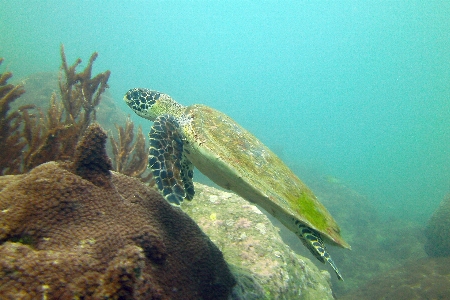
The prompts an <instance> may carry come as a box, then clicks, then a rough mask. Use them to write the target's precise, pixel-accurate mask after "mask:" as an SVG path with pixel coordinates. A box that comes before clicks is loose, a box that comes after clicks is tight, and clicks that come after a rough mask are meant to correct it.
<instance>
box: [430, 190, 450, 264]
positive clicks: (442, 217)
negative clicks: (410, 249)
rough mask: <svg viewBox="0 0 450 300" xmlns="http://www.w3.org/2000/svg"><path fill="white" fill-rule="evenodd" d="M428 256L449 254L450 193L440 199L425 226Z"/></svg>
mask: <svg viewBox="0 0 450 300" xmlns="http://www.w3.org/2000/svg"><path fill="white" fill-rule="evenodd" d="M425 232H426V234H425V236H426V237H427V241H426V243H425V251H426V252H427V254H428V255H429V256H432V257H438V256H450V194H449V195H447V196H446V197H445V198H444V200H442V202H441V204H440V205H439V207H438V209H436V211H435V212H434V213H433V215H432V216H431V218H430V220H429V221H428V225H427V227H426V228H425Z"/></svg>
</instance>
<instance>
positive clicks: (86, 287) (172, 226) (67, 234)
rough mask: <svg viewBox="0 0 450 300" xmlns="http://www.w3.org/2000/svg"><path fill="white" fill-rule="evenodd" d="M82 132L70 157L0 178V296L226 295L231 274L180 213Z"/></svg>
mask: <svg viewBox="0 0 450 300" xmlns="http://www.w3.org/2000/svg"><path fill="white" fill-rule="evenodd" d="M105 140H106V135H105V133H104V132H103V131H102V130H101V129H100V127H99V126H98V125H92V126H90V127H89V128H88V130H87V134H86V135H85V138H84V140H83V141H82V142H80V143H79V145H78V146H77V150H76V154H75V155H74V161H73V162H70V163H62V162H60V163H57V162H48V163H45V164H42V165H40V166H38V167H36V168H34V169H32V170H31V171H30V172H29V173H27V174H23V175H18V176H2V177H0V299H18V298H20V299H227V298H228V296H229V294H230V291H231V289H232V287H233V286H234V284H235V279H234V277H233V276H232V274H231V272H230V270H229V269H228V266H227V264H226V262H225V261H224V259H223V256H222V253H221V252H220V250H219V249H218V248H217V247H216V246H215V245H214V244H213V243H212V242H211V241H210V239H209V238H208V237H207V236H206V235H205V234H204V233H203V232H202V231H201V230H200V228H199V227H198V226H197V225H196V224H195V222H193V221H192V220H191V219H190V218H189V217H188V216H187V215H186V214H185V213H184V212H182V211H181V210H180V209H179V208H175V207H173V206H171V205H170V204H169V203H167V202H166V201H165V200H164V198H163V197H161V196H160V195H159V193H157V192H156V191H154V190H153V189H150V188H148V187H147V186H146V185H144V184H142V183H141V182H140V181H139V180H138V179H135V178H131V177H127V176H125V175H121V174H118V173H115V172H111V171H110V170H109V169H110V166H111V164H110V162H109V158H108V157H107V156H106V152H105V151H104V145H105Z"/></svg>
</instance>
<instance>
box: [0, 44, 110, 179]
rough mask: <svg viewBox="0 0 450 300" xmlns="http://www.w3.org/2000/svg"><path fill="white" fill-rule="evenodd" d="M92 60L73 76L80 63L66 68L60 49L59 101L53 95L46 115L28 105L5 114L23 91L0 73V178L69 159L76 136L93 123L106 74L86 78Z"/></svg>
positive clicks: (103, 89) (106, 79) (88, 74)
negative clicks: (0, 176) (47, 163)
mask: <svg viewBox="0 0 450 300" xmlns="http://www.w3.org/2000/svg"><path fill="white" fill-rule="evenodd" d="M96 58H97V53H94V54H92V56H91V58H90V60H89V63H88V65H87V66H86V68H85V69H84V70H83V72H81V73H77V72H76V67H77V66H78V65H79V64H80V63H81V59H78V60H77V61H76V62H75V63H74V64H73V65H72V66H70V67H69V66H68V65H67V62H66V56H65V53H64V47H63V46H61V59H62V66H61V72H60V77H59V91H60V95H61V102H59V101H58V97H57V95H56V94H55V93H54V94H53V95H52V96H51V98H50V104H49V108H48V110H47V112H46V113H43V112H42V110H41V109H40V108H36V107H35V106H34V105H25V106H21V107H19V108H18V109H17V110H16V111H13V112H11V113H9V114H8V111H9V110H10V104H11V103H12V102H13V101H14V100H16V99H17V98H18V97H20V95H22V94H23V93H24V92H25V91H24V89H23V88H22V86H21V85H17V86H13V85H7V84H6V81H7V80H8V79H9V78H10V77H11V76H12V74H11V73H9V72H8V73H5V74H1V75H0V97H1V98H0V99H1V100H0V101H1V102H0V106H1V112H0V123H1V124H0V125H1V133H0V134H1V136H0V143H1V146H0V147H2V148H5V149H0V150H2V154H4V155H2V157H3V158H2V159H1V160H0V171H1V174H19V173H24V172H26V171H28V170H30V169H32V168H33V167H35V166H37V165H40V164H42V163H44V162H48V161H52V160H65V159H68V158H70V157H72V156H73V153H74V150H75V146H76V144H77V142H78V141H79V139H80V137H81V136H83V134H84V132H85V130H86V128H87V127H88V126H89V124H90V123H91V122H92V121H94V120H95V107H96V106H97V105H98V104H99V102H100V99H101V94H102V93H103V92H104V91H105V89H106V88H107V87H108V85H107V81H108V78H109V75H110V72H109V71H106V72H104V73H100V74H98V75H97V76H95V77H94V78H91V75H92V74H91V73H92V65H93V63H94V61H95V59H96ZM0 63H1V61H0ZM3 150H4V151H3Z"/></svg>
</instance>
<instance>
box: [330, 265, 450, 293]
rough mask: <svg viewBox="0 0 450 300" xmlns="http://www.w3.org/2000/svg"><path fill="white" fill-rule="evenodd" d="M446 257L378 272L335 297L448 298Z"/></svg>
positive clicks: (449, 270)
mask: <svg viewBox="0 0 450 300" xmlns="http://www.w3.org/2000/svg"><path fill="white" fill-rule="evenodd" d="M449 295H450V258H449V257H445V258H444V257H440V258H422V259H419V260H416V261H411V262H408V263H406V264H405V265H403V266H400V267H397V268H394V269H392V270H389V271H388V272H387V273H385V274H382V275H379V276H377V277H375V278H374V279H372V280H371V281H370V282H369V283H367V284H366V285H364V286H363V287H361V288H360V289H358V290H357V291H354V292H352V293H350V294H347V295H345V296H344V297H342V298H341V297H340V298H339V299H342V300H345V299H349V300H353V299H361V300H365V299H367V300H369V299H370V300H371V299H386V300H391V299H392V300H402V299H405V300H415V299H417V300H419V299H448V296H449Z"/></svg>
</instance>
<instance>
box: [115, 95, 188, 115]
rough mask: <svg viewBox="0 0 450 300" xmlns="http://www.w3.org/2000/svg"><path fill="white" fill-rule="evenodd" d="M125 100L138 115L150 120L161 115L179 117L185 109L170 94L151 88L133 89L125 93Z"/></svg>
mask: <svg viewBox="0 0 450 300" xmlns="http://www.w3.org/2000/svg"><path fill="white" fill-rule="evenodd" d="M123 100H125V102H126V103H127V104H128V106H129V107H130V108H131V109H132V110H133V111H134V112H135V113H136V114H137V115H138V116H140V117H143V118H145V119H148V120H150V121H154V120H155V119H156V118H157V117H158V116H160V115H174V116H175V117H179V116H181V115H182V114H183V112H184V109H185V107H184V106H182V105H181V104H179V103H177V102H176V101H175V100H173V99H172V97H170V96H169V95H167V94H163V93H160V92H157V91H153V90H149V89H142V88H134V89H131V90H129V91H128V92H127V93H126V94H125V96H124V97H123Z"/></svg>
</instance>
